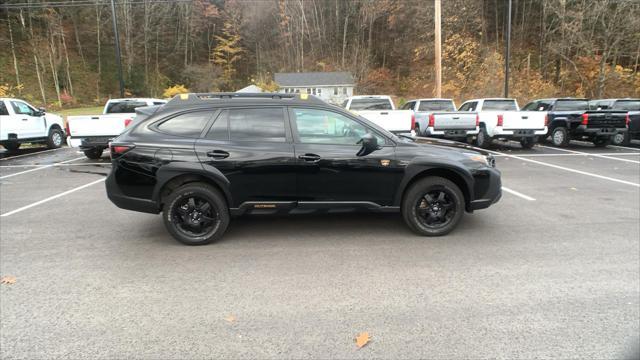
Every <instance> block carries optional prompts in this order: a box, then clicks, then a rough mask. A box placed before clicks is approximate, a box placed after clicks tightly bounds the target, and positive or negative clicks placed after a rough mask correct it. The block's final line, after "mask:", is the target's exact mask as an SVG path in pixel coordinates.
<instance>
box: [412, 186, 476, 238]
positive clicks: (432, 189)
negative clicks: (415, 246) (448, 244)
mask: <svg viewBox="0 0 640 360" xmlns="http://www.w3.org/2000/svg"><path fill="white" fill-rule="evenodd" d="M464 206H465V204H464V196H463V195H462V191H460V189H459V188H458V186H457V185H456V184H454V183H453V182H451V181H450V180H447V179H445V178H441V177H435V176H433V177H427V178H424V179H421V180H418V181H417V182H416V183H414V184H413V185H411V187H410V188H409V190H407V192H406V193H405V195H404V198H403V200H402V217H403V218H404V221H405V222H406V223H407V225H408V226H409V228H410V229H411V230H413V231H414V232H415V233H417V234H419V235H422V236H441V235H446V234H448V233H449V232H450V231H451V230H453V229H454V228H455V227H456V226H457V225H458V222H460V219H461V218H462V215H463V213H464Z"/></svg>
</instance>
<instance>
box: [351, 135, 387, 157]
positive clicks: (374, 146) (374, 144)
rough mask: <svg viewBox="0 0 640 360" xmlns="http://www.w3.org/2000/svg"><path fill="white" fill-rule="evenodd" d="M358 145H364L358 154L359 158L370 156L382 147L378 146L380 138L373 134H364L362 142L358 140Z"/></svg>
mask: <svg viewBox="0 0 640 360" xmlns="http://www.w3.org/2000/svg"><path fill="white" fill-rule="evenodd" d="M357 144H362V147H361V148H360V150H358V153H357V154H356V155H357V156H365V155H369V154H371V153H372V152H374V151H376V150H380V149H381V147H380V146H378V138H376V137H375V136H373V134H371V133H366V134H364V135H363V136H362V137H361V138H360V140H358V142H357Z"/></svg>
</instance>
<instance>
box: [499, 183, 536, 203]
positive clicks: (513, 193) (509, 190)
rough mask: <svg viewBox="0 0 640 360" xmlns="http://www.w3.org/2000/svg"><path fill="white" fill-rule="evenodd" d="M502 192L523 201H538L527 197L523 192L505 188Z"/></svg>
mask: <svg viewBox="0 0 640 360" xmlns="http://www.w3.org/2000/svg"><path fill="white" fill-rule="evenodd" d="M502 191H506V192H508V193H509V194H512V195H515V196H517V197H519V198H522V199H525V200H528V201H536V199H534V198H532V197H531V196H528V195H525V194H523V193H521V192H517V191H515V190H511V189H509V188H506V187H504V186H503V187H502Z"/></svg>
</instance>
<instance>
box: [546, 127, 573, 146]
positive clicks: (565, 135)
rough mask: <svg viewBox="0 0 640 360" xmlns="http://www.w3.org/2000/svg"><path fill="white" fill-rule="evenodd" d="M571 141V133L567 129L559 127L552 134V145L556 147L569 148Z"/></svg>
mask: <svg viewBox="0 0 640 360" xmlns="http://www.w3.org/2000/svg"><path fill="white" fill-rule="evenodd" d="M569 141H571V139H569V132H568V131H567V128H566V127H564V126H558V127H556V128H554V129H553V131H552V132H551V143H552V144H553V145H554V146H558V147H567V146H569Z"/></svg>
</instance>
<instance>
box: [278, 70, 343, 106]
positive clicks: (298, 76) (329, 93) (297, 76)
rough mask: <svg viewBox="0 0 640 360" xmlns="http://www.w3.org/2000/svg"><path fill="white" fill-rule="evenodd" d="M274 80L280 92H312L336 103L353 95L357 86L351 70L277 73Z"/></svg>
mask: <svg viewBox="0 0 640 360" xmlns="http://www.w3.org/2000/svg"><path fill="white" fill-rule="evenodd" d="M274 80H275V82H276V84H278V86H279V87H280V90H278V92H280V93H285V94H289V93H302V94H311V95H315V96H317V97H319V98H321V99H322V100H324V101H327V102H330V103H334V104H340V103H342V102H343V101H344V100H345V99H346V98H347V97H349V96H353V88H354V86H355V84H354V81H353V76H351V73H350V72H304V73H276V74H275V77H274Z"/></svg>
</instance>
